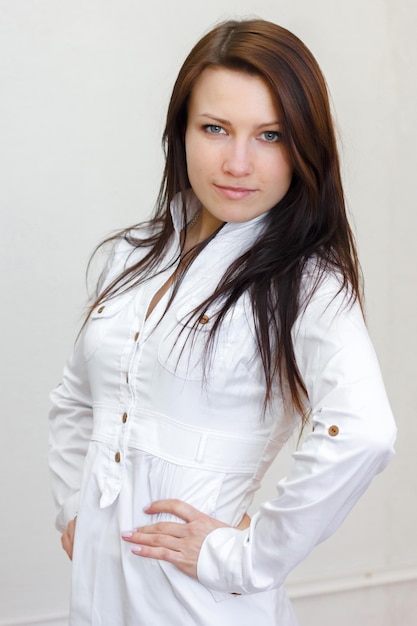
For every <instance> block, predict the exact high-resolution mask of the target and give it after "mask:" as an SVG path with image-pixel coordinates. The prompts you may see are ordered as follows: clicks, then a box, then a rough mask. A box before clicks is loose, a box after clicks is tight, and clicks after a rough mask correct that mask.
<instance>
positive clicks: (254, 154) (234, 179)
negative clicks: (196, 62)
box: [185, 67, 292, 234]
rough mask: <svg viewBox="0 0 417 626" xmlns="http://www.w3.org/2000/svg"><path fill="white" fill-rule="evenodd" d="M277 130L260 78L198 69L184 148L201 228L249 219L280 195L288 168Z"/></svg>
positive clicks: (276, 114)
mask: <svg viewBox="0 0 417 626" xmlns="http://www.w3.org/2000/svg"><path fill="white" fill-rule="evenodd" d="M281 129H282V124H281V123H280V114H279V111H278V108H277V106H276V104H275V102H274V101H273V99H272V96H271V93H270V91H269V89H268V87H267V85H266V84H265V82H264V81H263V80H262V79H261V78H259V77H258V76H252V75H250V74H246V73H244V72H238V71H234V70H229V69H225V68H211V67H210V68H207V69H205V70H204V71H203V72H202V73H201V75H200V77H199V78H198V80H197V82H196V84H195V85H194V88H193V90H192V93H191V97H190V102H189V108H188V122H187V128H186V133H185V150H186V158H187V170H188V177H189V180H190V183H191V187H192V188H193V190H194V192H195V194H196V196H197V197H198V199H199V200H200V202H201V203H202V206H203V220H204V222H205V224H206V231H210V230H211V231H214V230H215V228H217V227H218V226H219V225H220V224H221V223H222V222H246V221H248V220H251V219H252V218H254V217H257V216H258V215H261V214H263V213H265V212H266V211H268V210H269V209H270V208H272V207H273V206H274V205H275V204H276V203H277V202H278V201H279V200H281V199H282V198H283V197H284V196H285V194H286V193H287V191H288V188H289V186H290V182H291V176H292V167H291V164H290V162H289V159H288V156H287V151H286V149H285V145H284V142H283V141H282V136H281ZM206 234H210V233H209V232H207V233H206Z"/></svg>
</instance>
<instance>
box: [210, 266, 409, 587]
mask: <svg viewBox="0 0 417 626" xmlns="http://www.w3.org/2000/svg"><path fill="white" fill-rule="evenodd" d="M338 287H339V285H338V283H337V281H336V279H335V278H328V279H326V281H325V283H324V284H323V285H321V287H320V288H319V290H318V291H317V293H316V294H315V296H314V297H313V298H312V300H311V302H310V303H309V304H308V306H307V308H306V310H305V311H304V312H303V313H302V314H301V315H300V319H299V320H298V321H297V323H296V325H295V328H294V333H293V337H294V345H295V353H296V359H297V364H298V367H299V369H300V372H301V375H302V377H303V380H304V382H305V385H306V388H307V391H308V397H309V403H310V410H311V425H312V432H311V433H310V434H309V435H308V436H307V437H306V439H305V441H304V443H303V445H302V447H301V448H300V450H298V451H297V452H295V453H294V454H293V458H294V463H293V465H292V468H291V470H290V472H289V474H288V476H287V477H286V478H285V479H283V480H282V481H281V482H279V483H278V486H277V497H276V498H275V499H273V500H270V501H268V502H265V503H263V504H262V505H261V507H260V509H259V511H258V513H257V514H256V515H255V516H254V517H253V519H252V522H251V525H250V528H249V529H247V530H246V531H243V532H242V531H238V530H236V529H233V528H224V529H223V528H220V529H217V530H215V531H213V532H212V533H211V534H209V535H208V537H207V538H206V540H205V542H204V544H203V546H202V549H201V553H200V557H199V562H198V577H199V580H200V582H202V583H203V584H204V585H206V586H207V587H209V588H210V589H212V590H214V591H215V592H216V591H219V592H223V593H224V592H228V593H230V592H235V593H243V594H244V593H246V594H247V593H255V592H258V591H264V590H267V589H271V588H274V587H278V586H280V585H281V584H283V582H284V581H285V578H286V577H287V575H288V573H289V572H290V571H291V570H292V569H293V568H294V567H295V566H296V565H297V564H298V563H299V562H301V561H302V560H303V559H304V558H305V557H306V556H307V555H308V554H309V553H310V552H311V550H312V549H313V548H314V546H315V545H317V544H318V543H319V542H321V541H323V540H324V539H326V538H327V537H328V536H329V535H331V534H332V533H333V532H334V531H335V530H336V529H337V528H338V527H339V526H340V524H341V523H342V521H343V520H344V518H345V517H346V515H347V514H348V513H349V511H350V510H351V509H352V507H353V506H354V504H355V503H356V502H357V500H358V499H359V497H360V496H361V494H362V493H363V492H364V491H365V490H366V488H367V487H368V485H369V484H370V482H371V480H372V478H373V477H374V476H375V474H377V473H378V472H380V471H382V470H383V469H384V467H385V466H386V465H387V463H388V462H389V460H390V458H391V456H392V454H393V443H394V440H395V435H396V428H395V423H394V420H393V417H392V414H391V410H390V407H389V403H388V400H387V397H386V393H385V389H384V385H383V382H382V379H381V374H380V370H379V366H378V362H377V359H376V356H375V353H374V350H373V347H372V345H371V342H370V340H369V337H368V334H367V331H366V328H365V324H364V321H363V318H362V314H361V311H360V309H359V306H358V305H357V304H354V305H353V306H352V307H349V306H348V305H346V304H345V303H344V302H343V295H342V294H339V295H337V296H335V293H337V289H338Z"/></svg>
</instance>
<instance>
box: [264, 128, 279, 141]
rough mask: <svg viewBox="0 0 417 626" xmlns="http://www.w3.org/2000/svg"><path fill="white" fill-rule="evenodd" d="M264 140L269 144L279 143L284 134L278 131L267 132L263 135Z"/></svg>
mask: <svg viewBox="0 0 417 626" xmlns="http://www.w3.org/2000/svg"><path fill="white" fill-rule="evenodd" d="M261 137H262V139H263V140H264V141H266V142H268V143H275V142H277V141H281V139H282V133H280V132H279V131H277V130H266V131H265V132H264V133H262V135H261Z"/></svg>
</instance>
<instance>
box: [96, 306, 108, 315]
mask: <svg viewBox="0 0 417 626" xmlns="http://www.w3.org/2000/svg"><path fill="white" fill-rule="evenodd" d="M105 308H106V307H105V306H104V304H103V306H101V307H100V308H99V309H97V313H103V311H104V309H105Z"/></svg>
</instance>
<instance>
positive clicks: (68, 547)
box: [61, 531, 73, 561]
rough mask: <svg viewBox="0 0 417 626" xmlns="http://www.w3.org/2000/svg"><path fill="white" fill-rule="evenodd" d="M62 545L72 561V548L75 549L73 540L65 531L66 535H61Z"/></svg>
mask: <svg viewBox="0 0 417 626" xmlns="http://www.w3.org/2000/svg"><path fill="white" fill-rule="evenodd" d="M61 544H62V547H63V548H64V550H65V552H66V553H67V555H68V556H69V558H70V559H71V561H72V547H73V541H72V539H71V538H70V537H69V535H68V532H67V531H65V532H64V533H62V535H61Z"/></svg>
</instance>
